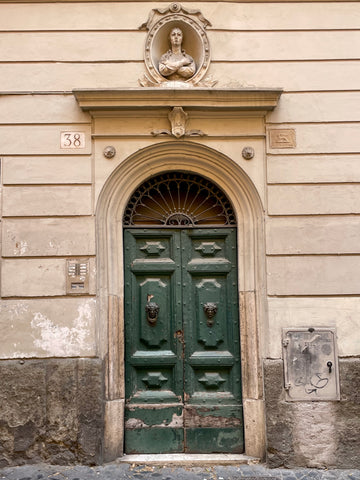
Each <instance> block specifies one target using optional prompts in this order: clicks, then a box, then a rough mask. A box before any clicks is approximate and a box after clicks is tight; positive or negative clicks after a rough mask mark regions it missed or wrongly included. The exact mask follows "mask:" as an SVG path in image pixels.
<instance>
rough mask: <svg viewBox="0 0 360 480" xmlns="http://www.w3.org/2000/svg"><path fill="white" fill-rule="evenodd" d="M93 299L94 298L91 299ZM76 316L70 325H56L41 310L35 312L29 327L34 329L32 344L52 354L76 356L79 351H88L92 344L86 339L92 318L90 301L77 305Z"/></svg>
mask: <svg viewBox="0 0 360 480" xmlns="http://www.w3.org/2000/svg"><path fill="white" fill-rule="evenodd" d="M92 301H94V300H92ZM77 313H78V315H77V317H76V318H75V319H74V320H73V326H72V327H64V326H62V327H61V326H59V325H56V324H55V323H54V322H53V321H52V320H51V319H50V318H48V317H46V316H45V315H43V314H42V313H41V312H36V313H35V314H34V317H33V319H32V321H31V327H32V328H33V329H34V330H35V331H36V330H40V332H38V331H37V332H36V334H34V337H35V336H36V337H40V338H34V346H35V347H37V348H40V349H42V350H44V351H45V352H46V353H48V354H51V355H52V356H59V357H61V356H73V355H74V356H76V355H78V354H79V351H82V352H84V351H90V350H92V345H89V343H88V342H87V341H86V340H87V337H88V336H89V329H90V325H91V320H92V311H91V306H90V303H89V302H88V301H87V302H86V303H84V304H83V305H79V307H78V309H77Z"/></svg>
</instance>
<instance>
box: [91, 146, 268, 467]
mask: <svg viewBox="0 0 360 480" xmlns="http://www.w3.org/2000/svg"><path fill="white" fill-rule="evenodd" d="M179 169H181V170H183V171H187V172H190V173H194V174H198V175H202V176H204V177H205V178H208V179H210V180H212V181H213V182H214V183H216V184H217V185H218V186H219V187H220V188H221V189H222V190H223V191H224V193H225V194H226V195H227V197H228V198H229V200H230V201H231V202H232V204H233V207H234V211H235V213H236V216H237V223H238V279H239V299H240V331H241V335H240V336H241V339H240V340H241V361H242V391H243V405H244V431H245V454H247V455H250V456H255V457H260V458H263V457H264V453H265V410H264V399H263V374H262V356H263V355H262V352H263V351H264V349H263V346H262V341H261V338H262V332H263V330H264V327H265V319H266V315H265V294H264V292H265V252H264V245H265V243H264V229H263V207H262V204H261V200H260V198H259V195H258V193H257V191H256V188H255V186H254V185H253V183H252V181H251V180H250V179H249V177H248V176H247V175H246V174H245V173H244V171H243V170H242V169H241V167H240V166H239V165H237V164H236V163H235V162H234V161H232V160H231V159H230V158H228V157H227V156H225V155H224V154H222V153H220V152H217V151H215V150H213V149H211V148H209V147H205V146H203V145H201V144H197V143H193V142H188V141H182V142H176V141H170V142H164V143H159V144H155V145H152V146H150V147H146V148H144V149H143V150H140V151H138V152H136V153H135V154H133V155H131V156H130V157H128V158H127V159H126V160H125V161H123V162H122V163H121V164H120V165H119V166H118V167H117V168H116V169H115V171H114V172H113V173H112V175H111V176H110V177H109V178H108V180H107V182H106V183H105V186H104V188H103V189H102V192H101V194H100V197H99V200H98V204H97V211H96V219H97V269H98V270H97V271H98V326H99V328H98V336H99V346H100V355H101V357H102V358H103V359H104V362H105V425H104V459H105V461H110V460H113V459H115V458H117V457H119V456H121V455H122V454H123V432H124V415H123V414H124V397H125V392H124V390H125V388H124V364H123V362H124V327H123V323H124V310H123V297H124V279H123V278H124V277H123V226H122V217H123V212H124V209H125V207H126V205H127V202H128V200H129V198H130V196H131V194H132V193H133V192H134V191H135V190H136V188H137V187H138V186H139V185H140V184H141V183H142V182H143V181H145V180H146V179H147V178H148V177H149V176H151V175H154V174H157V173H162V172H169V171H175V170H179ZM106 312H107V314H106Z"/></svg>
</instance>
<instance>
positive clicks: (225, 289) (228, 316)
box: [182, 229, 243, 453]
mask: <svg viewBox="0 0 360 480" xmlns="http://www.w3.org/2000/svg"><path fill="white" fill-rule="evenodd" d="M182 251H183V258H182V262H183V272H184V273H183V299H184V300H183V317H184V341H185V358H184V367H185V387H184V390H185V410H184V425H185V435H186V445H185V451H189V452H190V451H191V452H199V453H200V452H209V451H211V452H242V451H243V431H242V408H241V407H240V404H241V371H240V347H239V341H240V337H239V315H238V294H237V267H236V260H237V259H236V230H235V229H211V230H210V229H194V230H183V231H182Z"/></svg>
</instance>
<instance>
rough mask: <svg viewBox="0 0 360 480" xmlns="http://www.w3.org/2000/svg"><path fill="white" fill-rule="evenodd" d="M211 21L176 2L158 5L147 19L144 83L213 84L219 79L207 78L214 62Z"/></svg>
mask: <svg viewBox="0 0 360 480" xmlns="http://www.w3.org/2000/svg"><path fill="white" fill-rule="evenodd" d="M209 25H211V24H210V22H209V21H208V20H206V18H204V17H203V15H202V13H201V12H200V10H192V9H188V8H185V7H183V6H182V5H180V3H172V4H171V5H169V6H168V7H167V8H154V9H153V10H152V11H151V13H150V15H149V19H148V21H147V22H145V23H144V24H143V25H141V26H140V29H141V30H147V31H148V34H147V37H146V41H145V55H144V60H145V67H146V74H145V75H144V76H143V77H142V78H141V79H140V80H139V81H140V85H142V86H143V87H154V86H163V87H167V86H168V87H180V88H184V87H191V86H195V85H197V86H203V87H212V86H213V85H214V84H215V83H216V82H214V81H213V80H211V79H209V78H208V79H204V77H205V74H206V72H207V70H208V68H209V64H210V46H209V40H208V38H207V35H206V32H205V29H206V27H207V26H209Z"/></svg>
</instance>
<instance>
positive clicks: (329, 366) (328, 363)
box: [326, 362, 332, 373]
mask: <svg viewBox="0 0 360 480" xmlns="http://www.w3.org/2000/svg"><path fill="white" fill-rule="evenodd" d="M326 366H327V367H328V369H329V373H331V367H332V362H327V364H326Z"/></svg>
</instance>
